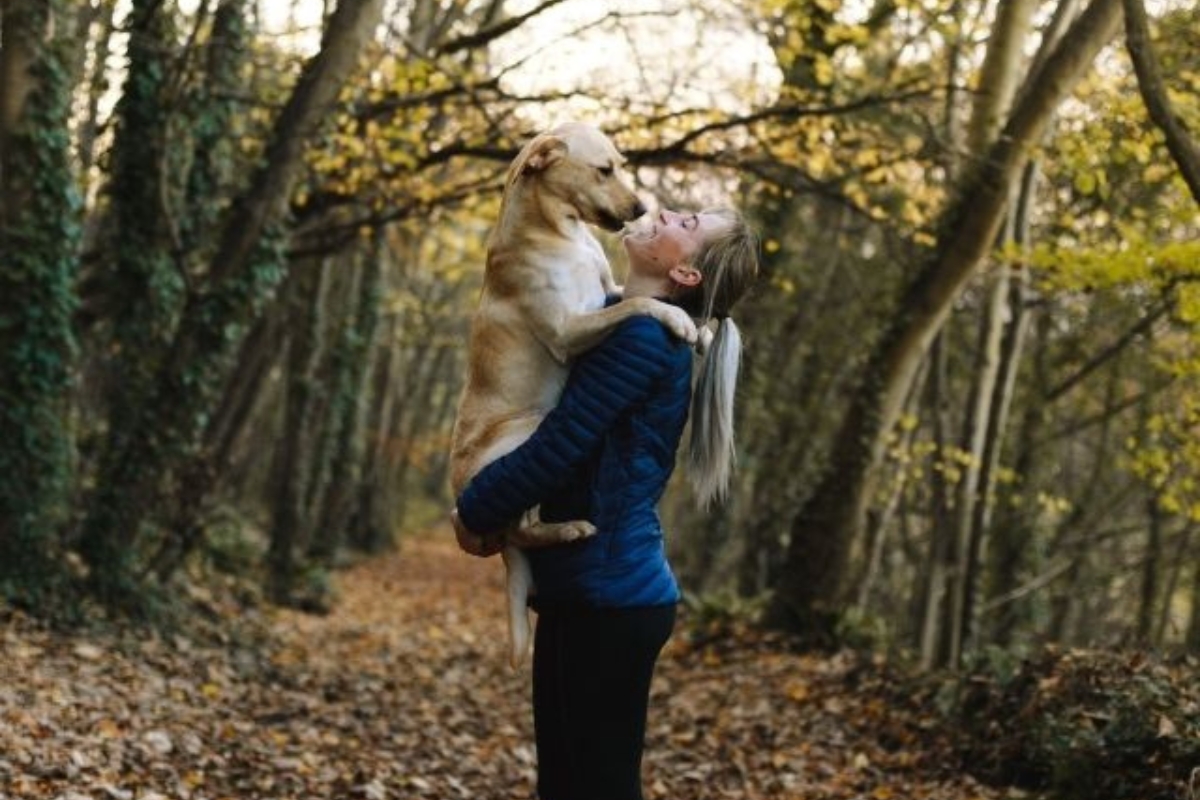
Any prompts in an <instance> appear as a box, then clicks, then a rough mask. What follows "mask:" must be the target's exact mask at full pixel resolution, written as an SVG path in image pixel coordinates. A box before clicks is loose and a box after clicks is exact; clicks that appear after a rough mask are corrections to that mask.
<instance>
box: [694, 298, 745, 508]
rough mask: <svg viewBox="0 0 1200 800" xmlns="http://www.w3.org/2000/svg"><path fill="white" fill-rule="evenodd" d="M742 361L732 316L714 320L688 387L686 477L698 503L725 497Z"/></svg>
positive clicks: (731, 466)
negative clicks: (689, 417) (689, 420)
mask: <svg viewBox="0 0 1200 800" xmlns="http://www.w3.org/2000/svg"><path fill="white" fill-rule="evenodd" d="M741 361H742V334H741V331H739V330H738V327H737V325H735V324H734V322H733V320H731V319H729V318H728V317H725V318H723V319H721V320H719V321H718V323H717V332H716V334H715V335H714V336H713V341H712V344H711V345H710V346H709V347H708V348H707V349H706V350H705V352H704V356H703V360H701V362H700V373H699V375H698V376H697V378H696V386H695V389H694V390H693V391H692V435H691V441H690V443H689V447H688V450H689V453H688V456H689V461H690V462H691V463H690V469H689V470H688V477H689V479H690V480H691V483H692V488H693V489H694V490H695V492H696V497H697V499H698V500H699V502H700V505H701V507H707V506H708V505H709V504H711V503H712V502H713V501H714V500H717V501H720V500H724V499H725V494H726V493H727V492H728V490H729V476H730V474H731V473H732V472H733V462H734V448H733V395H734V389H735V388H736V387H737V378H738V370H739V368H740V367H741Z"/></svg>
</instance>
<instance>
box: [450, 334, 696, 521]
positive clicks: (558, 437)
mask: <svg viewBox="0 0 1200 800" xmlns="http://www.w3.org/2000/svg"><path fill="white" fill-rule="evenodd" d="M678 346H683V345H681V344H677V343H675V342H674V340H673V339H672V338H671V337H670V335H669V334H668V333H667V331H666V329H665V328H663V327H662V325H661V324H660V323H659V322H657V321H656V320H653V319H651V318H650V317H632V318H630V319H628V320H626V321H624V322H623V323H621V325H619V326H618V327H617V328H616V329H615V330H614V331H613V333H612V334H610V335H609V336H608V338H606V339H605V340H604V341H603V342H601V343H600V344H598V345H597V346H596V347H594V348H593V349H592V350H590V351H588V352H586V353H584V354H583V355H582V356H580V357H579V358H578V359H577V360H576V362H575V364H574V366H573V367H572V369H571V374H570V377H569V378H568V379H567V385H566V386H565V387H564V389H563V393H562V396H561V397H560V398H559V401H558V405H557V406H555V408H554V409H553V410H552V411H551V412H550V413H549V414H547V415H546V418H545V419H543V420H542V422H541V424H540V425H539V426H538V428H537V430H536V431H534V433H533V435H532V436H530V437H529V439H528V440H526V441H525V442H524V443H523V444H522V445H520V446H519V447H518V448H517V449H515V450H513V451H512V452H511V453H509V454H508V455H505V456H502V457H501V458H498V459H496V460H495V461H493V462H492V463H491V464H489V465H488V466H486V467H485V468H483V469H482V470H480V472H479V473H478V474H477V475H476V476H475V477H474V478H472V479H471V481H470V483H468V484H467V486H466V488H464V489H463V491H462V494H460V495H459V496H458V498H457V507H458V515H459V518H460V519H461V520H462V522H463V524H464V525H466V526H467V528H468V529H470V530H472V531H475V532H476V533H490V532H493V531H498V530H502V529H504V528H506V527H509V526H510V525H512V524H513V523H515V522H516V521H517V520H518V519H519V518H520V516H521V514H522V513H524V512H525V510H526V509H529V508H533V507H534V506H536V505H539V504H540V503H541V502H542V501H543V500H544V499H545V498H548V497H551V496H552V495H554V494H555V493H556V492H562V491H563V490H564V489H565V488H568V487H569V486H570V481H571V480H572V479H576V480H578V477H577V476H578V475H579V474H580V467H582V466H583V465H584V464H585V463H586V462H587V461H588V459H589V458H590V457H592V456H593V455H594V454H595V453H597V452H598V450H599V447H600V444H601V443H602V441H603V439H604V435H605V434H606V433H607V432H608V431H609V430H610V429H611V428H612V426H613V424H614V423H615V422H616V420H617V419H618V418H619V417H620V416H621V414H622V413H624V412H625V411H626V409H628V408H630V407H631V406H633V405H634V404H636V403H638V402H639V401H641V400H644V399H645V398H646V397H648V396H649V394H650V392H651V390H652V389H653V386H654V383H655V381H656V380H658V379H659V378H660V377H661V376H662V375H663V374H665V372H666V370H667V369H668V367H669V364H670V351H671V349H672V348H673V347H678Z"/></svg>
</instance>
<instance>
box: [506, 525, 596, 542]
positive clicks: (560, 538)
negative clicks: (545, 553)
mask: <svg viewBox="0 0 1200 800" xmlns="http://www.w3.org/2000/svg"><path fill="white" fill-rule="evenodd" d="M595 533H596V526H595V525H593V524H592V523H590V522H588V521H587V520H584V519H576V520H571V521H569V522H534V523H532V524H529V523H525V524H522V525H521V527H520V528H518V529H517V530H515V531H512V532H510V533H509V534H508V541H509V542H510V543H511V544H515V545H516V546H517V547H520V548H524V549H530V548H538V547H548V546H550V545H554V544H562V543H563V542H574V541H576V540H578V539H586V538H587V537H589V536H594V535H595Z"/></svg>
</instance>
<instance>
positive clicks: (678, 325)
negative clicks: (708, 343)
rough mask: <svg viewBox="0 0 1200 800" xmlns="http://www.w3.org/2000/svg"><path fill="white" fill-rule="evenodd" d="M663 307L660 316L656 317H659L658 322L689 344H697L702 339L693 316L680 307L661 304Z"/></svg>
mask: <svg viewBox="0 0 1200 800" xmlns="http://www.w3.org/2000/svg"><path fill="white" fill-rule="evenodd" d="M661 306H662V308H661V309H660V311H659V314H656V315H655V316H657V317H658V321H659V322H661V323H662V324H663V325H666V326H667V328H668V330H670V331H671V333H673V334H675V335H676V336H677V337H679V338H680V339H683V340H684V341H685V342H687V343H688V344H695V343H696V341H697V339H699V337H700V333H699V331H698V330H697V329H696V323H695V321H694V320H693V319H692V315H691V314H689V313H687V312H686V311H684V310H683V309H682V308H680V307H679V306H673V305H669V304H667V303H661Z"/></svg>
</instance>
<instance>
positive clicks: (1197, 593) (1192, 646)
mask: <svg viewBox="0 0 1200 800" xmlns="http://www.w3.org/2000/svg"><path fill="white" fill-rule="evenodd" d="M1184 646H1185V647H1186V648H1187V651H1188V652H1189V653H1200V553H1197V555H1196V557H1194V558H1192V611H1191V617H1190V619H1189V620H1188V629H1187V637H1186V638H1185V639H1184Z"/></svg>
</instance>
